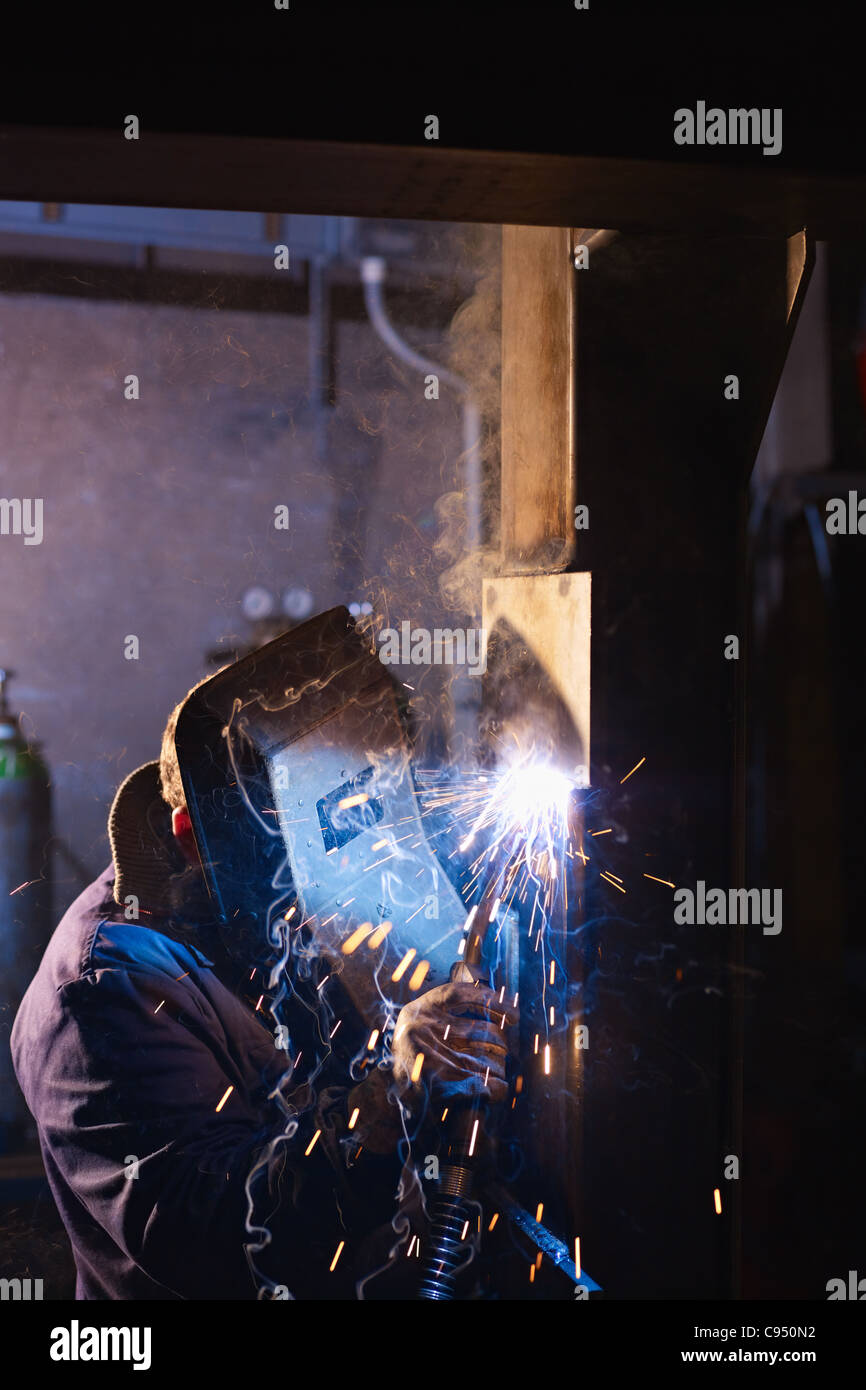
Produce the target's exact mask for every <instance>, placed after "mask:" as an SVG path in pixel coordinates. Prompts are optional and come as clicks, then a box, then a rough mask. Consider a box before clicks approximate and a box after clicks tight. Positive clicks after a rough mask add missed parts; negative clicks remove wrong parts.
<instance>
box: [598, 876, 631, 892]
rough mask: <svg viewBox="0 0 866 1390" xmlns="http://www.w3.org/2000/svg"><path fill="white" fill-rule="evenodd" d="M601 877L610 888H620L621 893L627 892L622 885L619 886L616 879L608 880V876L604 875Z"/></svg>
mask: <svg viewBox="0 0 866 1390" xmlns="http://www.w3.org/2000/svg"><path fill="white" fill-rule="evenodd" d="M599 877H600V878H603V879H604V881H605V883H609V884H610V886H611V888H618V889H619V891H620V893H624V892H625V889H624V888H623V887H621V886H620V884H618V883H617V882H616V880H615V879H612V878H608V876H607V874H605V873H602V874H600V875H599Z"/></svg>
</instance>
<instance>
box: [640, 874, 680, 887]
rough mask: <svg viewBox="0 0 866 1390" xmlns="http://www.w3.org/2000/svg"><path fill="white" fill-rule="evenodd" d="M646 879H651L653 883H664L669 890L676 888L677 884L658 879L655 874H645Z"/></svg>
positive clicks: (667, 879)
mask: <svg viewBox="0 0 866 1390" xmlns="http://www.w3.org/2000/svg"><path fill="white" fill-rule="evenodd" d="M643 877H644V878H651V879H652V881H653V883H664V884H665V886H666V887H668V888H676V886H677V885H676V884H675V883H671V881H670V879H669V878H656V876H655V874H644V875H643Z"/></svg>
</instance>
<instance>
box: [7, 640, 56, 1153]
mask: <svg viewBox="0 0 866 1390" xmlns="http://www.w3.org/2000/svg"><path fill="white" fill-rule="evenodd" d="M11 675H12V672H11V671H8V670H5V669H3V668H0V1153H3V1152H9V1151H10V1150H14V1149H16V1148H20V1147H22V1146H23V1145H25V1144H26V1143H27V1142H28V1140H29V1139H30V1138H32V1128H33V1122H32V1120H31V1117H30V1112H29V1111H28V1109H27V1106H26V1105H25V1103H24V1098H23V1096H22V1095H21V1092H20V1091H19V1089H18V1083H17V1081H16V1080H15V1073H14V1071H13V1070H12V1058H11V1056H10V1053H9V1035H10V1033H11V1031H12V1024H13V1021H14V1019H15V1014H16V1012H17V1009H18V1005H19V1004H20V1003H21V999H22V997H23V995H24V992H25V990H26V989H27V986H28V985H29V983H30V981H31V980H32V978H33V976H34V974H35V973H36V968H37V966H38V965H39V961H40V959H41V957H42V953H43V951H44V950H45V947H46V945H47V944H48V940H49V937H50V935H51V930H52V926H53V923H52V917H51V875H50V863H49V840H50V837H51V799H50V787H49V780H48V770H47V768H46V766H45V764H44V763H43V761H42V759H41V757H40V755H39V752H38V749H37V747H36V745H35V744H34V743H33V742H28V740H27V739H26V738H25V737H24V735H23V734H22V731H21V726H20V720H19V718H18V716H17V715H15V714H13V713H12V711H11V710H10V708H9V704H8V699H7V694H6V685H7V682H8V680H9V678H10V676H11Z"/></svg>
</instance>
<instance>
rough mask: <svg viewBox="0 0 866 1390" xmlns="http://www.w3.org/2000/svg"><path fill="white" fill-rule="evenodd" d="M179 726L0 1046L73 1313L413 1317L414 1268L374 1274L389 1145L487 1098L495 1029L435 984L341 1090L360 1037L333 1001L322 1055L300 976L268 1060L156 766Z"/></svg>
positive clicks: (137, 780)
mask: <svg viewBox="0 0 866 1390" xmlns="http://www.w3.org/2000/svg"><path fill="white" fill-rule="evenodd" d="M377 665H378V663H377ZM379 670H380V671H381V667H379ZM315 674H316V673H315V670H311V672H310V675H311V677H313V676H315ZM191 693H192V692H191ZM188 698H189V697H188ZM186 703H187V702H186V701H185V702H182V703H181V705H179V706H178V707H177V708H176V709H175V711H174V712H173V714H172V716H171V718H170V719H169V722H168V725H167V727H166V731H165V735H164V738H163V744H162V752H161V757H160V759H159V761H158V762H157V761H154V762H151V763H148V764H145V765H144V766H143V767H142V768H139V769H137V771H135V772H133V773H132V774H130V776H129V777H128V778H127V779H126V780H125V782H124V783H123V784H122V786H121V787H120V789H119V790H118V793H117V796H116V798H115V801H114V804H113V806H112V809H111V815H110V818H109V837H110V841H111V849H112V863H111V865H110V866H109V867H108V868H106V870H105V871H104V872H103V873H102V874H100V876H99V877H98V878H97V879H96V881H95V882H94V883H92V884H91V885H90V887H89V888H87V889H86V890H85V891H84V892H83V893H82V894H81V896H80V897H79V898H78V899H77V900H76V901H75V902H74V903H73V904H72V906H71V907H70V908H69V910H68V911H67V913H66V915H65V916H64V917H63V919H62V921H61V922H60V925H59V926H58V927H57V929H56V931H55V933H54V936H53V938H52V940H51V944H50V945H49V947H48V949H47V951H46V953H45V956H44V958H43V960H42V963H41V965H40V967H39V970H38V973H37V975H36V976H35V978H34V980H33V982H32V984H31V985H30V988H29V989H28V991H27V994H26V996H25V998H24V1001H23V1003H22V1005H21V1008H20V1010H19V1012H18V1015H17V1018H16V1020H15V1025H14V1029H13V1033H12V1052H13V1058H14V1063H15V1069H16V1072H17V1075H18V1079H19V1082H20V1084H21V1087H22V1090H23V1092H24V1095H25V1097H26V1099H27V1103H28V1105H29V1106H30V1109H31V1111H32V1113H33V1115H34V1117H35V1119H36V1122H37V1126H38V1130H39V1137H40V1143H41V1147H42V1154H43V1159H44V1164H45V1171H46V1175H47V1178H48V1182H49V1184H50V1186H51V1190H52V1192H53V1194H54V1197H55V1200H56V1203H57V1207H58V1210H59V1212H60V1215H61V1217H62V1219H63V1221H64V1224H65V1226H66V1230H67V1232H68V1234H69V1238H70V1241H71V1244H72V1249H73V1253H74V1256H75V1261H76V1266H77V1286H76V1296H77V1297H78V1298H80V1299H169V1300H171V1299H255V1298H262V1297H291V1298H300V1299H308V1298H320V1299H354V1298H356V1297H359V1296H363V1297H389V1298H390V1297H397V1298H400V1297H406V1298H409V1297H414V1296H415V1292H414V1287H413V1282H412V1280H413V1277H415V1276H416V1270H415V1269H414V1268H413V1265H414V1262H413V1261H409V1260H405V1259H403V1260H400V1261H396V1260H395V1259H394V1258H393V1255H392V1252H393V1249H394V1247H395V1240H396V1237H395V1227H394V1226H392V1224H391V1223H392V1219H393V1218H394V1216H395V1212H396V1211H397V1209H398V1193H401V1194H402V1198H401V1199H405V1196H406V1189H407V1180H406V1173H407V1167H404V1164H405V1161H406V1157H407V1145H406V1136H407V1134H413V1133H414V1134H415V1135H416V1136H417V1135H419V1134H420V1135H422V1136H423V1133H424V1126H425V1125H429V1124H431V1123H432V1118H433V1116H434V1112H435V1115H436V1116H437V1117H438V1115H439V1113H440V1112H441V1110H442V1108H443V1104H444V1105H447V1104H448V1102H449V1099H450V1098H452V1097H455V1096H458V1095H459V1096H466V1095H481V1096H482V1097H485V1098H486V1099H487V1100H489V1101H490V1102H491V1103H494V1104H495V1103H496V1102H498V1101H500V1100H501V1099H502V1098H503V1097H504V1096H505V1094H506V1048H507V1043H506V1034H505V1031H504V1029H505V1027H506V1025H508V1024H510V1023H512V1022H513V1021H514V1018H515V1015H514V1014H513V1013H512V1012H510V1011H508V1005H507V1003H505V1004H502V1003H500V1002H499V996H497V995H496V994H494V993H493V991H492V990H489V989H487V988H485V987H484V986H483V985H473V984H469V983H466V984H453V983H441V984H437V985H436V986H435V987H434V988H432V989H428V990H427V992H426V993H422V994H418V995H417V997H415V998H412V999H410V1000H409V1001H408V1002H406V1003H404V1004H403V1006H402V1008H401V1009H400V1011H399V1013H398V1015H397V1017H396V1026H395V1027H394V1030H393V1036H392V1039H391V1043H390V1047H389V1050H388V1054H387V1058H386V1059H385V1060H384V1061H381V1062H380V1063H379V1064H378V1065H369V1066H367V1065H364V1066H362V1067H361V1069H360V1071H361V1074H360V1076H359V1068H358V1066H357V1056H358V1049H359V1046H360V1047H361V1050H362V1051H363V1044H362V1043H360V1044H359V1039H361V1038H362V1037H363V1034H364V1031H365V1029H366V1030H367V1031H369V1027H368V1021H367V1020H365V1019H364V1018H363V1017H362V1016H361V1015H359V1014H358V1013H357V1011H356V1010H355V1011H353V1009H352V1007H351V1002H352V1001H351V999H349V998H348V997H347V998H345V999H343V1000H342V1001H341V1002H340V1008H339V1017H340V1028H339V1030H338V1029H336V1028H335V1029H334V1034H335V1036H334V1037H333V1038H329V1037H328V1036H327V1034H325V1035H324V1036H323V1033H322V1024H321V1013H320V1011H319V1009H318V1007H317V1005H318V1002H319V1000H320V999H321V997H322V992H323V986H324V984H325V983H327V988H328V991H329V995H330V998H331V1006H332V1007H334V1002H333V1001H334V999H335V997H337V998H339V989H340V981H339V980H338V979H332V978H331V977H330V976H329V975H327V974H326V969H327V964H326V962H325V961H324V958H322V959H321V960H319V959H318V958H317V959H314V961H313V963H312V966H311V965H310V963H309V962H308V963H307V967H306V969H305V970H300V971H298V972H297V973H296V975H295V976H294V977H293V978H292V983H291V989H290V991H289V998H288V1002H287V1004H285V1003H284V1011H283V1013H282V1015H281V1017H283V1018H284V1019H286V1020H287V1025H288V1032H289V1033H290V1035H291V1048H292V1058H291V1059H289V1058H288V1057H287V1053H286V1051H285V1049H284V1048H282V1047H281V1045H280V1030H277V1035H276V1036H275V1031H274V1028H273V1022H272V1020H271V1021H266V1018H265V1008H264V1007H263V1004H262V1001H263V1000H264V998H265V985H266V980H265V977H264V974H263V973H262V971H261V970H260V969H258V968H257V965H256V962H255V959H252V960H244V959H243V954H242V952H240V951H239V950H238V949H236V945H237V943H235V947H233V949H231V950H230V949H227V947H226V940H227V935H226V923H225V921H223V922H222V923H218V922H217V920H216V914H215V908H214V898H213V893H212V892H210V891H209V885H208V882H207V875H206V873H205V871H204V869H203V854H202V845H201V843H198V842H197V839H196V834H195V831H194V828H193V824H192V822H191V818H190V811H189V809H188V806H187V796H186V792H185V787H184V779H183V778H182V776H181V769H180V767H179V763H178V755H177V747H176V738H175V733H176V723H177V719H178V713H179V711H181V710H182V708H183V707H184V705H185V704H186ZM210 756H211V754H210V752H208V757H210ZM236 802H237V807H236V815H237V818H238V819H237V826H236V829H237V834H238V836H239V837H242V835H243V833H244V832H243V826H242V821H243V817H244V816H246V815H247V814H248V813H247V810H246V808H245V806H244V804H243V798H242V797H240V796H238V797H236ZM317 886H318V885H317ZM228 915H229V917H231V916H232V915H236V914H232V913H231V912H230V913H229V914H228ZM229 925H230V924H229ZM454 925H455V926H456V927H457V928H459V926H460V924H459V922H458V923H455V924H454ZM436 926H437V929H440V930H441V929H443V924H442V923H438V922H437V923H436ZM238 939H239V940H242V937H239V938H238ZM335 988H336V989H337V991H338V994H337V996H335V995H334V992H333V991H334V989H335ZM305 1048H306V1062H305V1061H304V1060H303V1054H304V1050H305ZM422 1054H423V1063H419V1060H418V1059H419V1057H420V1056H421V1055H422ZM289 1066H290V1068H291V1078H292V1086H291V1094H290V1104H289V1105H283V1107H282V1109H280V1108H279V1106H278V1105H276V1104H275V1099H276V1100H279V1099H280V1098H281V1097H285V1095H286V1094H288V1093H287V1091H286V1077H287V1074H288V1073H287V1067H289ZM287 1115H288V1117H289V1119H288V1121H287V1118H286V1117H287ZM422 1148H423V1142H422ZM379 1268H383V1269H385V1270H386V1275H385V1277H384V1279H383V1281H382V1282H381V1291H379V1292H377V1284H376V1280H373V1281H372V1282H371V1283H370V1284H365V1283H364V1281H365V1279H367V1278H368V1277H369V1276H370V1275H371V1274H373V1273H374V1272H375V1271H376V1270H377V1269H379ZM361 1289H363V1293H361V1292H359V1290H361Z"/></svg>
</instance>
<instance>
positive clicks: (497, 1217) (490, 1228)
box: [487, 1211, 499, 1231]
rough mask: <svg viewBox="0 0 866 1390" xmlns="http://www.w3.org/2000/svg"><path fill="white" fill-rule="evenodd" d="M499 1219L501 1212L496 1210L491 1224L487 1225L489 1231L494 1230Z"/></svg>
mask: <svg viewBox="0 0 866 1390" xmlns="http://www.w3.org/2000/svg"><path fill="white" fill-rule="evenodd" d="M498 1220H499V1212H498V1211H495V1212H494V1213H493V1216H492V1218H491V1221H490V1225H489V1226H488V1227H487V1229H488V1231H492V1230H493V1227H494V1226H495V1225H496V1223H497V1221H498Z"/></svg>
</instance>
